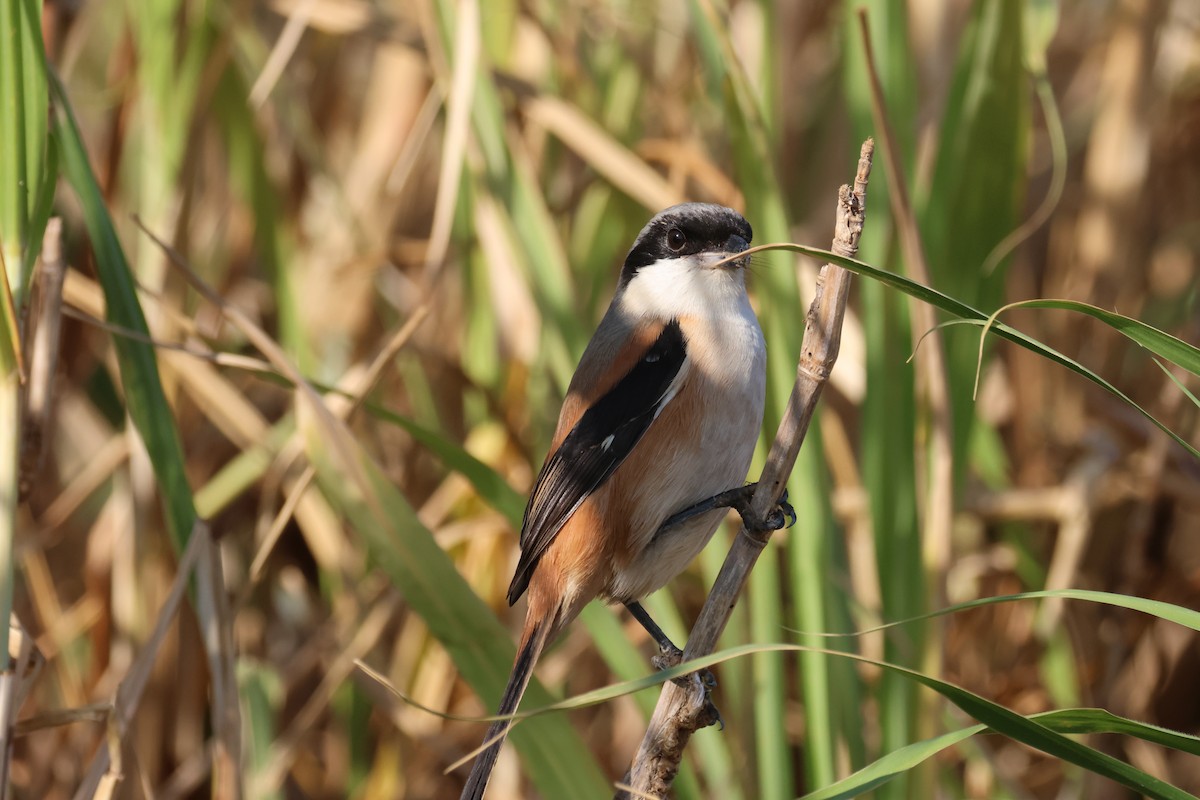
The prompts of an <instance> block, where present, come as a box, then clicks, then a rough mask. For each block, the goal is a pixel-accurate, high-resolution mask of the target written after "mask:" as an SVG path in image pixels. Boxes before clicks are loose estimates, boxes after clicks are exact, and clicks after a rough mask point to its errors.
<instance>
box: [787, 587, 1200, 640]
mask: <svg viewBox="0 0 1200 800" xmlns="http://www.w3.org/2000/svg"><path fill="white" fill-rule="evenodd" d="M1050 597H1053V598H1060V599H1063V600H1083V601H1086V602H1089V603H1101V604H1103V605H1108V606H1117V607H1118V608H1127V609H1129V610H1130V611H1140V612H1142V613H1143V614H1149V615H1150V616H1153V617H1158V618H1159V619H1162V620H1166V621H1167V622H1174V623H1175V624H1176V625H1181V626H1183V627H1185V628H1191V629H1192V630H1194V631H1197V632H1200V611H1195V610H1193V609H1190V608H1184V607H1183V606H1177V605H1174V604H1173V603H1164V602H1163V601H1161V600H1150V599H1148V598H1145V597H1133V596H1130V595H1124V594H1116V593H1114V592H1100V591H1095V590H1092V589H1053V590H1044V591H1034V592H1021V593H1020V594H1007V595H1000V596H998V597H981V598H979V599H977V600H968V601H966V602H964V603H956V604H955V605H952V606H949V607H947V608H942V609H938V610H937V611H931V612H929V613H928V614H921V615H919V616H915V617H909V618H907V619H902V620H897V621H896V622H889V623H887V624H885V625H877V626H875V627H873V628H867V629H865V630H861V631H854V632H852V633H813V632H810V631H794V633H802V634H804V635H805V636H820V637H822V638H826V639H841V638H854V637H858V636H866V635H867V634H869V633H879V632H881V631H886V630H888V629H890V628H896V627H900V626H904V625H911V624H912V623H914V622H922V621H924V620H927V619H934V618H935V617H944V616H947V615H949V614H957V613H958V612H959V611H967V610H970V609H972V608H979V607H981V606H990V605H995V604H997V603H1014V602H1017V601H1019V600H1040V599H1044V598H1050Z"/></svg>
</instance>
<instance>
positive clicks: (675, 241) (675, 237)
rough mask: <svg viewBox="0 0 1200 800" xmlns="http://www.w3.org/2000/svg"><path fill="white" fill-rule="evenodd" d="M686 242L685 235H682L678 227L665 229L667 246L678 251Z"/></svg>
mask: <svg viewBox="0 0 1200 800" xmlns="http://www.w3.org/2000/svg"><path fill="white" fill-rule="evenodd" d="M685 244H687V237H686V236H684V235H683V231H681V230H679V228H671V230H669V231H667V247H669V248H671V249H672V250H674V251H675V252H676V253H678V252H679V251H680V250H682V249H683V246H684V245H685Z"/></svg>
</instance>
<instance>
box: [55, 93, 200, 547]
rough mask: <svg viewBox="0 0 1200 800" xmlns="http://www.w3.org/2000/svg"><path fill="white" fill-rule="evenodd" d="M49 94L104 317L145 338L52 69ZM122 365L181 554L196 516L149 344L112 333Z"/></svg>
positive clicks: (128, 399) (120, 254)
mask: <svg viewBox="0 0 1200 800" xmlns="http://www.w3.org/2000/svg"><path fill="white" fill-rule="evenodd" d="M51 86H52V88H53V91H54V98H55V104H54V105H55V112H56V113H55V117H54V128H53V129H54V135H55V136H56V137H57V139H58V145H59V148H60V152H61V154H62V166H63V173H64V174H65V175H66V178H67V181H68V182H69V183H70V184H71V186H72V188H74V189H75V193H76V194H77V195H78V196H79V202H80V205H81V206H82V209H83V218H84V223H85V224H86V226H87V230H88V235H89V236H90V237H91V240H92V248H93V251H94V252H95V256H96V272H97V274H98V277H99V279H100V285H101V287H102V288H103V289H104V299H105V302H106V304H107V317H108V321H109V322H111V323H113V324H114V325H119V326H120V327H122V328H126V329H128V330H132V331H135V332H137V333H140V334H142V335H143V336H145V337H147V338H148V337H149V335H150V332H149V329H148V328H147V326H146V317H145V315H144V314H143V313H142V307H141V304H140V303H139V302H138V298H137V293H136V292H135V289H134V281H133V276H132V275H131V274H130V272H129V262H128V261H127V260H126V259H125V251H124V250H123V249H122V247H121V242H120V241H119V240H118V239H117V232H116V230H115V228H114V227H113V223H112V219H111V218H110V217H109V214H108V209H107V208H106V207H105V205H104V197H103V195H102V194H101V193H100V187H99V185H97V183H96V177H95V175H94V174H93V173H92V167H91V164H90V163H89V162H88V156H87V150H86V149H85V148H84V146H83V140H82V138H81V137H80V135H79V127H78V125H77V124H76V123H75V117H74V115H73V113H72V112H71V105H70V101H69V100H68V98H67V93H66V90H65V89H64V88H63V86H62V84H61V83H60V82H59V81H58V78H57V77H56V76H54V75H51ZM113 347H114V349H115V350H116V353H117V362H118V364H119V365H120V369H121V383H122V385H123V386H124V389H125V403H126V407H127V408H128V410H129V418H130V419H131V420H133V424H134V426H136V427H137V429H138V432H139V433H140V434H141V436H142V440H143V441H144V442H145V444H146V450H147V451H148V452H149V454H150V462H151V464H152V465H153V466H154V474H155V477H156V478H157V479H158V484H159V487H160V488H161V489H162V494H163V501H164V503H165V504H166V518H167V528H168V530H169V531H170V534H171V540H172V542H173V543H174V545H175V548H176V552H179V553H182V552H183V548H184V546H185V545H186V544H187V537H188V535H189V534H190V532H191V530H192V524H193V522H194V521H195V519H196V510H195V507H194V506H193V504H192V492H191V487H190V486H189V485H188V481H187V475H186V473H185V472H184V465H183V446H182V445H181V444H180V440H179V431H178V430H177V429H176V427H175V418H174V415H173V414H172V411H171V406H170V404H168V403H167V398H166V395H165V394H164V393H163V388H162V382H161V380H160V379H159V373H158V362H157V361H156V359H155V355H154V348H153V347H152V346H151V345H149V344H147V343H146V341H144V340H138V339H133V338H131V337H127V336H115V337H113Z"/></svg>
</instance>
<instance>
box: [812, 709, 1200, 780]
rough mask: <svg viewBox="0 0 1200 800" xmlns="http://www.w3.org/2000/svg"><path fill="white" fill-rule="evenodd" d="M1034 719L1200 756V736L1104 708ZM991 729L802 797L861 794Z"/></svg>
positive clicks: (926, 746)
mask: <svg viewBox="0 0 1200 800" xmlns="http://www.w3.org/2000/svg"><path fill="white" fill-rule="evenodd" d="M1030 719H1031V720H1036V721H1037V722H1038V723H1039V724H1041V725H1045V726H1046V727H1047V728H1049V729H1050V730H1053V731H1055V732H1056V733H1062V734H1087V733H1120V734H1125V735H1127V736H1136V737H1137V738H1139V739H1142V740H1144V741H1147V742H1153V743H1154V744H1160V745H1163V746H1164V747H1170V748H1173V749H1175V750H1179V751H1180V752H1183V753H1191V754H1193V755H1200V738H1198V737H1195V736H1189V735H1188V734H1184V733H1177V732H1176V731H1172V730H1168V729H1166V728H1161V727H1159V726H1157V725H1150V724H1147V723H1145V722H1138V721H1137V720H1132V719H1128V718H1126V717H1118V716H1117V715H1115V714H1110V713H1109V712H1107V711H1105V710H1104V709H1100V708H1070V709H1064V710H1062V711H1047V712H1045V713H1043V714H1034V715H1033V716H1031V717H1030ZM989 732H990V729H989V728H988V727H987V726H986V725H970V726H968V727H966V728H960V729H959V730H956V731H949V732H947V733H944V734H942V735H941V736H936V737H934V738H932V739H927V740H925V741H923V742H914V743H913V744H910V745H906V746H905V747H902V748H900V749H898V750H893V751H892V752H890V753H888V754H887V755H885V756H883V757H882V758H880V759H878V760H877V761H875V762H873V763H872V764H870V765H868V766H866V767H864V768H863V769H860V770H858V771H857V772H855V773H854V774H853V775H848V776H846V777H845V778H843V779H842V780H840V781H838V782H837V783H833V784H830V785H829V786H825V787H823V788H821V789H818V790H816V791H815V792H809V793H808V794H806V795H804V797H802V798H801V800H841V799H842V798H850V797H857V796H859V795H860V794H863V793H865V792H868V791H870V790H871V789H874V788H875V787H877V786H881V785H883V784H884V783H887V782H888V781H890V780H892V779H893V778H895V777H897V776H898V775H901V774H903V773H904V772H906V771H907V770H910V769H912V768H913V767H915V766H917V765H918V764H920V763H922V762H924V761H927V760H928V759H930V758H933V757H934V756H936V755H937V754H938V753H940V752H942V751H943V750H946V749H948V748H950V747H953V746H954V745H956V744H958V743H959V742H962V741H965V740H967V739H969V738H971V737H972V736H976V735H978V734H981V733H989Z"/></svg>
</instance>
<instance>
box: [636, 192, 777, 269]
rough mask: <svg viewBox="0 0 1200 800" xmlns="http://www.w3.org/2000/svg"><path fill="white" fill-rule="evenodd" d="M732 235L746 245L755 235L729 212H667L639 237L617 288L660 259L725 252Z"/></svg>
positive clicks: (694, 208)
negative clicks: (743, 241) (739, 238)
mask: <svg viewBox="0 0 1200 800" xmlns="http://www.w3.org/2000/svg"><path fill="white" fill-rule="evenodd" d="M734 235H736V236H740V237H741V238H742V239H743V240H745V242H746V243H747V244H748V243H749V242H750V240H751V238H752V237H753V235H754V234H753V231H752V230H751V228H750V223H748V222H746V220H744V219H743V218H742V216H741V215H740V214H738V213H737V212H735V211H731V210H730V209H727V208H723V207H721V206H712V205H707V204H703V203H688V204H685V205H683V206H675V207H673V208H671V209H667V211H664V212H661V213H660V214H658V216H656V217H655V218H654V219H652V220H651V221H650V223H649V224H648V225H647V226H646V227H645V228H643V229H642V232H641V233H640V234H639V235H638V238H637V241H635V242H634V243H633V249H632V250H630V251H629V255H628V256H626V257H625V264H624V266H623V267H622V268H621V281H620V284H621V285H622V286H624V285H625V284H627V283H629V281H631V280H633V276H634V275H636V274H637V272H638V270H640V269H641V268H642V267H647V266H649V265H651V264H653V263H654V262H656V261H658V260H660V259H669V258H681V257H683V256H690V255H695V254H697V253H720V252H724V251H725V249H726V244H727V243H728V241H729V238H730V236H734Z"/></svg>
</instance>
